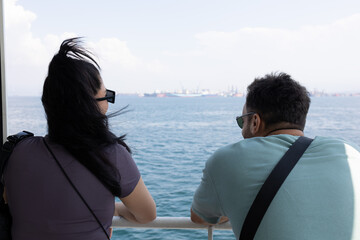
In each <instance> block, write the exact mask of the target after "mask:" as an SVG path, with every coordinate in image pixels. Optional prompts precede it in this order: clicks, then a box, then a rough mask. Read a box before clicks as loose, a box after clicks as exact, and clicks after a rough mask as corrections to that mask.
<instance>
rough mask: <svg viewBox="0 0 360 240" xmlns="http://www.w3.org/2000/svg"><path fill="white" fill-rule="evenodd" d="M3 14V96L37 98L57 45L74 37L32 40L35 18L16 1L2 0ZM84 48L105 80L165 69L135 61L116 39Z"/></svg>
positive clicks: (58, 36) (158, 65)
mask: <svg viewBox="0 0 360 240" xmlns="http://www.w3.org/2000/svg"><path fill="white" fill-rule="evenodd" d="M4 13H5V16H4V18H5V58H6V61H5V64H6V80H7V92H8V94H9V95H40V94H41V91H42V84H43V81H44V79H45V76H46V72H47V66H48V64H49V62H50V60H51V58H52V57H53V55H54V54H55V53H56V51H57V50H58V48H59V46H60V43H61V42H62V41H63V40H64V39H66V38H70V37H75V36H77V34H76V33H66V32H65V33H63V34H61V35H54V34H47V35H46V36H45V37H43V38H40V37H36V36H34V34H33V33H32V24H33V22H34V21H35V20H36V14H35V13H33V12H31V11H29V10H26V9H24V8H23V7H22V6H20V5H19V4H18V3H17V0H5V1H4ZM86 45H87V46H88V47H90V49H92V51H93V53H94V54H95V56H96V57H98V58H99V59H100V65H101V67H102V69H103V70H104V72H105V73H106V76H108V77H109V79H117V78H118V76H119V75H120V76H122V75H124V74H125V75H126V74H128V75H129V74H130V73H133V72H137V73H138V72H142V73H143V74H144V75H145V74H146V73H149V72H150V73H155V74H160V73H161V71H163V70H164V69H165V67H164V65H163V64H161V62H160V61H159V60H149V61H143V60H141V59H140V58H138V57H136V56H135V55H134V54H132V52H131V51H130V49H129V47H128V46H127V43H126V42H125V41H121V40H119V39H117V38H101V39H100V40H99V41H96V42H88V43H87V44H86ZM123 72H125V73H123ZM114 85H117V84H116V83H115V84H114Z"/></svg>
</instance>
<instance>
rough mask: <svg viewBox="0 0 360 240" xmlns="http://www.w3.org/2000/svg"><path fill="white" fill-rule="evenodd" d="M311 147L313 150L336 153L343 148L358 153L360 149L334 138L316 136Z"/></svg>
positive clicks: (347, 141) (352, 143) (348, 142)
mask: <svg viewBox="0 0 360 240" xmlns="http://www.w3.org/2000/svg"><path fill="white" fill-rule="evenodd" d="M313 146H314V147H315V148H316V147H317V148H321V149H331V150H333V151H338V150H341V149H344V148H352V149H355V150H356V151H358V152H360V147H359V146H358V145H357V144H355V143H354V142H351V141H349V140H345V139H342V138H336V137H323V136H317V137H315V138H314V145H313Z"/></svg>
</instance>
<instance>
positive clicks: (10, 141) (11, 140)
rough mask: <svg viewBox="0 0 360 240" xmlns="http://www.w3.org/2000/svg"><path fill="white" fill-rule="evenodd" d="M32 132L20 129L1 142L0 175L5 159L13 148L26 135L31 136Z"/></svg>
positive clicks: (5, 162) (6, 159)
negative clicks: (20, 130)
mask: <svg viewBox="0 0 360 240" xmlns="http://www.w3.org/2000/svg"><path fill="white" fill-rule="evenodd" d="M33 136H34V134H33V133H31V132H28V131H22V132H19V133H17V134H14V135H10V136H8V137H7V141H6V142H5V143H4V144H3V146H2V148H1V160H0V161H1V162H0V173H1V175H2V173H3V171H4V169H5V166H6V164H7V161H8V159H9V157H10V155H11V153H12V151H13V150H14V148H15V146H16V144H17V143H18V142H20V141H21V140H23V139H24V138H27V137H33Z"/></svg>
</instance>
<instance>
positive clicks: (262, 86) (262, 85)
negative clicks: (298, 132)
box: [246, 73, 311, 130]
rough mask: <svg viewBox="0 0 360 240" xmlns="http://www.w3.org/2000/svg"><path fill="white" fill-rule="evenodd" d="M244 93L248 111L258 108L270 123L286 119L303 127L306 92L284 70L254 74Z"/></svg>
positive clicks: (305, 111) (298, 126) (307, 107)
mask: <svg viewBox="0 0 360 240" xmlns="http://www.w3.org/2000/svg"><path fill="white" fill-rule="evenodd" d="M247 90H248V93H247V96H246V108H247V111H248V112H249V111H254V112H257V113H258V114H259V115H260V117H261V118H262V119H263V121H264V122H265V126H266V127H269V126H271V125H273V124H276V123H281V122H287V123H290V124H291V125H292V126H294V127H296V128H299V129H302V130H303V129H304V127H305V122H306V115H307V113H308V110H309V106H310V101H311V100H310V97H309V92H308V91H307V90H306V88H305V87H303V86H301V85H300V84H299V83H298V82H296V81H295V80H293V79H292V78H291V76H290V75H288V74H286V73H271V74H267V75H265V77H262V78H256V79H255V80H254V81H253V82H252V83H251V84H250V85H249V86H248V89H247Z"/></svg>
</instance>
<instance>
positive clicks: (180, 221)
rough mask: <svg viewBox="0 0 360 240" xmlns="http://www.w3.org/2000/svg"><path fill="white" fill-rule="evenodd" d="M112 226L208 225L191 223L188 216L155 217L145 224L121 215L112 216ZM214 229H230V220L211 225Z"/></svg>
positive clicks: (188, 226) (164, 226) (187, 227)
mask: <svg viewBox="0 0 360 240" xmlns="http://www.w3.org/2000/svg"><path fill="white" fill-rule="evenodd" d="M112 228H163V229H207V228H208V226H205V225H201V224H197V223H193V222H192V221H191V219H190V217H157V218H156V219H155V220H154V221H152V222H150V223H146V224H140V223H133V222H129V221H127V220H126V219H124V218H122V217H113V221H112ZM212 228H213V229H216V230H231V229H232V228H231V224H230V222H226V223H222V224H217V225H212Z"/></svg>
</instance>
